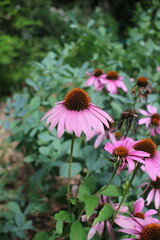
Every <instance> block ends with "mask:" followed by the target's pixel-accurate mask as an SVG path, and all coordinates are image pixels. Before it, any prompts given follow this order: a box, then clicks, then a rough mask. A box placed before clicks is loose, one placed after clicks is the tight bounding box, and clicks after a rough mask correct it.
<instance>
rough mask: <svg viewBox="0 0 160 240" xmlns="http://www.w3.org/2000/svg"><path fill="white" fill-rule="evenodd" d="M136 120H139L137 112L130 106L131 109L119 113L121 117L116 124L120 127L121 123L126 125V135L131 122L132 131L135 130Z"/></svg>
mask: <svg viewBox="0 0 160 240" xmlns="http://www.w3.org/2000/svg"><path fill="white" fill-rule="evenodd" d="M138 120H139V116H138V114H137V112H136V111H135V110H134V109H133V108H131V109H127V110H125V111H124V112H123V113H121V118H120V121H119V123H118V125H117V128H118V129H120V128H121V127H122V126H123V124H125V125H126V135H127V134H128V132H129V130H130V128H131V125H132V124H133V132H134V133H135V132H137V129H138V128H137V126H138Z"/></svg>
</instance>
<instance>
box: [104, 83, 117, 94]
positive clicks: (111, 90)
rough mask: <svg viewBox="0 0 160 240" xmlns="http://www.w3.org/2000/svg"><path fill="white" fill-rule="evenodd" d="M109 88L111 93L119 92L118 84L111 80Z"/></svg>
mask: <svg viewBox="0 0 160 240" xmlns="http://www.w3.org/2000/svg"><path fill="white" fill-rule="evenodd" d="M107 90H108V92H110V93H111V94H117V92H118V90H117V87H116V85H115V84H114V83H113V82H111V81H108V82H107Z"/></svg>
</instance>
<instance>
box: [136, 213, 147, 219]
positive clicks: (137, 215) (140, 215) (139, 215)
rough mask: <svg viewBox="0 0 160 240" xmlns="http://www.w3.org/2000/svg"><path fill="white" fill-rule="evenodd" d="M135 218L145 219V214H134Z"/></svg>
mask: <svg viewBox="0 0 160 240" xmlns="http://www.w3.org/2000/svg"><path fill="white" fill-rule="evenodd" d="M134 216H135V217H137V218H141V219H145V217H144V214H143V213H141V212H136V213H134Z"/></svg>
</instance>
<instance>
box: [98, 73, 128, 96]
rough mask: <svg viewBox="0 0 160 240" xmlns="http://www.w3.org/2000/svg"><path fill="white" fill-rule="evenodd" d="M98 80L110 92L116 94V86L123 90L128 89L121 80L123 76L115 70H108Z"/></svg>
mask: <svg viewBox="0 0 160 240" xmlns="http://www.w3.org/2000/svg"><path fill="white" fill-rule="evenodd" d="M100 81H101V84H103V86H106V88H107V90H108V91H109V92H110V93H111V94H117V93H118V88H121V89H122V90H123V91H124V92H127V91H128V89H127V87H126V85H125V84H124V82H123V77H122V76H120V75H119V74H118V73H117V72H115V71H109V72H108V73H107V74H103V75H102V76H101V79H100Z"/></svg>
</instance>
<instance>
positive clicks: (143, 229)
mask: <svg viewBox="0 0 160 240" xmlns="http://www.w3.org/2000/svg"><path fill="white" fill-rule="evenodd" d="M115 222H116V224H118V225H119V226H120V227H122V229H119V230H118V231H119V232H123V233H127V234H130V235H135V237H134V238H133V237H132V238H125V239H123V240H136V239H139V240H159V239H160V221H159V220H158V219H157V218H152V217H146V218H145V219H141V218H136V217H126V218H118V219H116V220H115Z"/></svg>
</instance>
